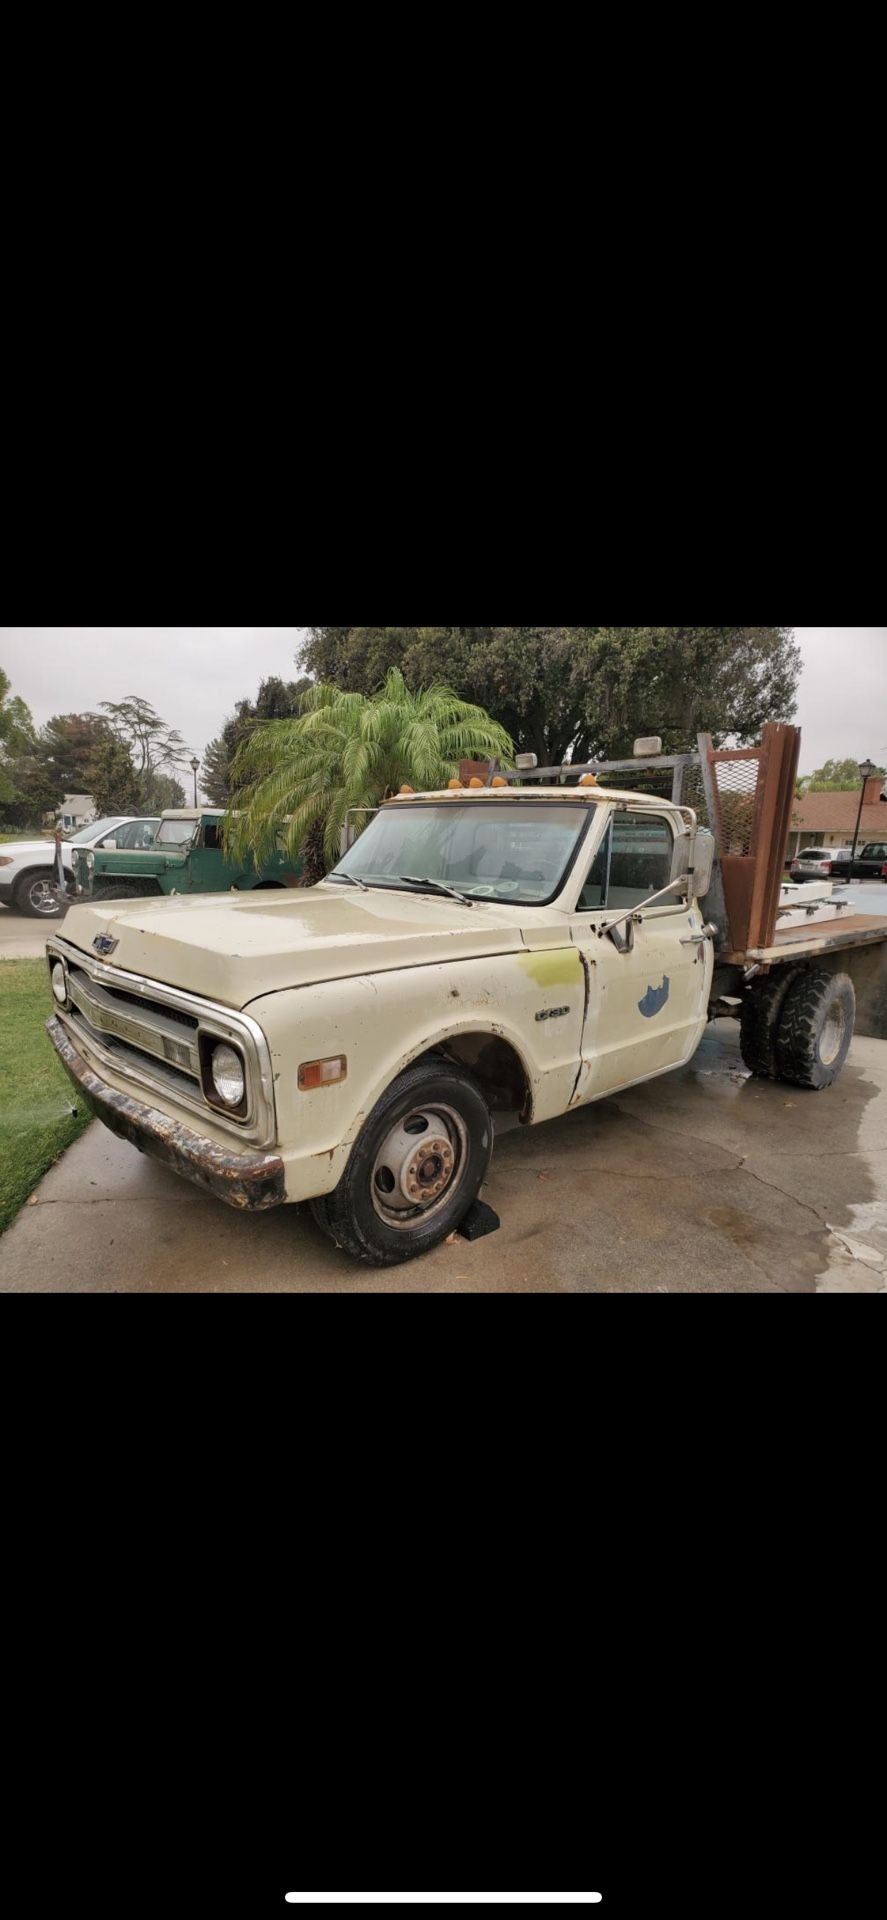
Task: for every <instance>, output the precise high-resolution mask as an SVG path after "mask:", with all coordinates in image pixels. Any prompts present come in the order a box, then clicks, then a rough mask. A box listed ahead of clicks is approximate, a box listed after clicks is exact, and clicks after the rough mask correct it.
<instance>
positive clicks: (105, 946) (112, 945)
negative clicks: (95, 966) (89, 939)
mask: <svg viewBox="0 0 887 1920" xmlns="http://www.w3.org/2000/svg"><path fill="white" fill-rule="evenodd" d="M92 945H93V952H94V953H98V954H101V957H102V959H103V960H107V958H108V956H109V954H112V953H116V952H117V948H118V947H119V945H120V941H119V940H112V938H111V935H110V934H109V933H97V934H96V937H95V939H94V941H93V943H92Z"/></svg>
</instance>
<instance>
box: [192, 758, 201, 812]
mask: <svg viewBox="0 0 887 1920" xmlns="http://www.w3.org/2000/svg"><path fill="white" fill-rule="evenodd" d="M191 772H192V773H193V775H194V805H195V807H196V805H197V775H198V773H199V772H200V761H199V760H192V762H191Z"/></svg>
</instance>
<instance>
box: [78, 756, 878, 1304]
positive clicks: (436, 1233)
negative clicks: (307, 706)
mask: <svg viewBox="0 0 887 1920" xmlns="http://www.w3.org/2000/svg"><path fill="white" fill-rule="evenodd" d="M713 855H714V842H713V840H712V837H711V835H709V834H708V833H704V832H702V831H698V830H697V828H696V818H695V815H694V814H693V813H692V812H691V811H690V810H689V809H687V808H684V807H680V806H677V805H674V804H669V803H668V802H666V801H663V800H659V799H652V798H649V797H645V796H643V795H639V794H634V793H631V792H614V791H612V790H608V791H604V790H603V789H602V788H600V787H598V786H597V785H585V786H579V787H577V786H575V785H574V786H571V787H563V786H554V787H550V788H544V789H536V790H534V789H533V788H521V789H520V790H518V789H516V788H514V787H512V786H509V785H500V786H491V787H485V788H482V789H479V790H478V789H474V790H465V789H462V788H458V789H457V790H449V791H447V792H443V793H428V794H416V795H413V794H404V795H403V796H401V797H399V798H397V799H395V800H392V801H391V802H389V803H388V804H387V805H385V806H384V807H383V808H382V809H381V810H380V812H379V813H378V814H377V816H376V817H375V818H374V819H373V820H372V821H371V823H370V824H369V826H368V827H367V829H366V831H365V832H364V833H363V834H362V836H361V837H360V838H359V839H358V840H357V841H356V842H355V844H354V845H353V846H352V847H351V849H350V850H349V852H348V853H347V854H346V855H345V857H344V858H343V859H342V860H341V862H340V864H339V866H338V867H337V868H336V869H335V871H334V872H333V873H331V874H330V876H329V877H328V879H327V880H325V881H324V882H323V883H322V884H321V885H320V886H317V887H314V888H311V889H310V890H304V891H298V892H287V893H284V894H280V895H276V894H265V893H262V894H256V893H251V894H246V895H237V896H235V895H223V896H216V897H206V898H202V899H190V900H185V899H171V900H157V901H152V900H140V901H136V902H131V903H127V904H120V903H112V902H105V903H103V904H95V905H92V906H86V905H82V906H74V907H73V908H72V909H71V911H70V913H69V915H68V918H67V921H66V923H65V928H64V936H63V937H56V938H53V939H51V940H50V941H49V943H48V955H49V964H50V971H51V985H52V991H53V995H54V997H55V1001H56V1012H55V1016H54V1018H53V1019H52V1020H51V1021H50V1022H49V1033H50V1035H51V1038H52V1041H53V1043H54V1045H55V1047H56V1049H57V1052H58V1053H59V1055H60V1057H61V1059H62V1061H63V1062H64V1064H65V1066H66V1067H67V1069H68V1072H69V1073H70V1075H71V1077H72V1079H73V1080H74V1082H75V1083H76V1085H77V1087H78V1089H79V1091H80V1093H81V1094H82V1096H83V1097H84V1099H85V1100H86V1101H87V1102H88V1103H89V1104H90V1105H91V1106H92V1108H93V1109H94V1111H95V1112H96V1114H97V1115H98V1116H99V1118H101V1119H102V1120H103V1121H104V1122H105V1123H106V1124H107V1125H108V1126H109V1127H111V1128H112V1129H113V1131H115V1132H116V1133H119V1134H122V1135H123V1136H124V1137H125V1138H127V1139H128V1140H130V1141H132V1143H133V1144H134V1145H135V1146H137V1147H139V1148H140V1149H141V1150H142V1151H143V1152H146V1153H149V1154H152V1155H155V1156H157V1157H159V1158H160V1159H162V1160H163V1161H165V1162H166V1163H167V1164H168V1165H169V1166H171V1167H173V1168H174V1169H175V1170H176V1171H177V1172H179V1173H181V1174H183V1175H184V1176H185V1177H186V1178H188V1179H190V1180H193V1181H195V1182H196V1183H197V1184H198V1185H200V1186H203V1187H205V1188H208V1189H209V1190H210V1191H212V1192H213V1193H214V1194H216V1195H218V1196H219V1197H220V1198H222V1199H224V1200H226V1201H227V1202H228V1203H229V1204H231V1205H233V1206H235V1207H239V1208H247V1209H264V1208H268V1207H273V1206H277V1205H280V1204H282V1203H285V1202H289V1203H292V1202H299V1201H310V1203H311V1206H312V1210H313V1212H314V1215H315V1217H316V1219H317V1220H318V1221H319V1222H320V1224H321V1225H322V1227H323V1228H324V1229H325V1230H326V1231H327V1232H328V1233H329V1234H330V1235H331V1236H332V1237H333V1238H334V1239H335V1241H336V1242H337V1243H338V1244H339V1245H341V1246H343V1247H345V1248H347V1249H348V1251H349V1252H350V1253H351V1254H353V1255H354V1256H356V1257H357V1258H359V1259H362V1260H366V1261H369V1262H371V1263H373V1264H375V1265H380V1266H382V1265H390V1264H394V1263H395V1262H398V1261H401V1260H405V1259H408V1258H411V1257H413V1256H414V1255H416V1254H418V1253H421V1252H424V1251H426V1250H428V1249H430V1248H432V1247H434V1246H436V1245H437V1244H438V1243H439V1242H440V1241H442V1240H443V1239H445V1238H446V1236H447V1235H448V1234H450V1233H451V1232H452V1231H453V1230H454V1228H456V1227H458V1225H459V1224H460V1222H461V1221H462V1220H463V1219H464V1217H465V1215H466V1213H467V1211H468V1209H469V1208H470V1206H471V1204H472V1202H473V1201H474V1200H475V1198H476V1197H477V1195H478V1193H479V1191H480V1188H481V1186H482V1185H483V1182H484V1180H485V1178H486V1175H487V1171H488V1168H489V1164H490V1156H491V1152H492V1148H493V1140H494V1136H495V1134H496V1133H497V1132H499V1131H501V1130H503V1129H505V1128H508V1127H511V1126H519V1125H524V1126H530V1125H532V1126H536V1125H538V1124H539V1123H540V1122H541V1121H543V1120H550V1119H553V1118H554V1117H555V1116H557V1115H559V1114H565V1113H567V1112H568V1111H569V1110H570V1109H572V1108H574V1107H582V1106H586V1105H588V1104H589V1103H591V1102H593V1101H596V1100H601V1099H603V1098H604V1097H605V1096H606V1095H607V1094H611V1093H614V1092H616V1091H618V1090H619V1089H621V1088H624V1087H629V1086H633V1085H635V1084H636V1083H637V1082H639V1081H645V1080H652V1079H653V1078H654V1077H656V1076H657V1075H659V1074H664V1073H669V1072H671V1071H673V1070H674V1069H675V1068H677V1067H681V1066H683V1065H684V1064H685V1063H686V1062H687V1061H688V1060H690V1058H691V1057H692V1055H693V1054H694V1053H695V1051H696V1048H697V1047H698V1045H699V1042H700V1040H701V1038H702V1035H703V1033H704V1032H705V1028H706V1025H707V1022H708V1020H709V1018H710V1016H711V1014H712V1012H713V1011H714V1010H715V1006H714V1004H713V998H712V996H713V974H714V970H715V954H714V944H715V941H714V935H715V932H716V929H715V927H714V926H712V925H707V924H706V917H705V911H704V907H703V905H702V904H700V902H701V901H704V898H705V895H706V893H707V892H708V890H709V886H710V882H711V874H712V862H713ZM885 931H887V928H885ZM793 951H794V957H795V965H794V971H793V973H792V979H791V981H789V979H788V977H786V981H785V984H786V987H788V986H789V985H790V984H796V983H797V976H798V971H799V966H798V951H797V948H795V949H794V950H793ZM803 959H804V956H803V954H801V955H800V961H801V963H803ZM749 971H750V970H749V969H747V968H746V969H742V968H738V967H735V966H734V967H733V968H732V970H728V972H725V970H724V969H723V968H721V969H719V979H720V984H719V988H718V992H719V994H720V993H721V992H722V991H723V989H724V988H725V987H731V988H732V990H733V991H734V993H735V994H737V995H738V1000H737V1003H736V1008H735V1009H734V1010H737V1011H738V1008H739V1002H740V1001H741V1000H742V999H743V998H744V999H745V1001H746V1003H747V1004H746V1009H745V1012H744V1014H743V1045H744V1048H745V1050H746V1056H747V1058H749V1057H750V1059H751V1064H752V1065H753V1066H754V1070H755V1071H760V1072H770V1073H773V1072H775V1071H776V1070H777V1069H776V1065H775V1054H774V1047H775V1043H776V1038H777V1036H778V1032H779V1031H781V1030H782V1029H780V1027H779V1021H780V1017H781V1011H780V1008H777V1007H776V998H777V996H776V995H775V994H774V992H773V990H772V981H770V982H769V984H768V980H759V981H758V982H757V983H755V982H753V981H751V980H750V979H747V978H746V974H747V973H748V972H749ZM776 971H777V972H778V971H779V969H777V970H776ZM782 972H783V973H785V969H782ZM806 977H807V979H808V984H809V981H810V980H811V979H812V980H813V981H814V985H815V986H816V992H815V993H814V1001H815V1005H813V1006H812V1008H811V1007H809V1006H807V1003H806V1002H805V1005H804V1007H803V1008H802V1009H801V1011H802V1012H803V1013H805V1015H810V1018H811V1019H812V1027H810V1019H805V1021H804V1022H802V1023H801V1025H803V1028H804V1031H803V1033H802V1032H801V1025H798V1023H797V1022H796V1025H797V1031H796V1032H795V1034H794V1039H793V1041H792V1045H793V1047H794V1053H790V1052H787V1051H786V1048H785V1047H783V1050H782V1054H781V1056H780V1066H781V1070H784V1071H785V1072H786V1073H787V1074H788V1076H789V1077H793V1078H795V1079H796V1080H799V1081H800V1082H802V1083H804V1084H808V1085H825V1084H827V1083H828V1082H829V1081H830V1080H831V1079H834V1077H835V1076H836V1074H837V1072H838V1071H839V1070H840V1067H841V1065H842V1064H843V1061H844V1059H845V1057H846V1053H847V1049H848V1047H849V1044H850V1037H851V1034H852V1030H853V1009H852V1004H851V1002H852V994H853V988H852V985H851V984H850V982H849V980H848V979H847V976H846V975H845V974H843V973H840V974H831V975H828V976H823V975H822V974H821V973H816V972H815V971H814V973H813V974H812V975H810V974H808V975H807V976H806ZM824 980H825V985H823V981H824ZM829 982H831V983H832V985H829V984H828V983H829ZM816 983H818V985H817V984H816ZM848 988H849V995H848V991H847V989H848ZM817 993H818V998H817ZM784 997H785V996H784V995H783V998H784ZM808 998H809V995H808ZM718 1005H719V1009H720V1010H724V1007H723V1005H722V1004H721V1003H720V1001H719V1003H718ZM783 1027H784V1022H783ZM808 1027H810V1031H809V1032H808V1031H807V1029H808Z"/></svg>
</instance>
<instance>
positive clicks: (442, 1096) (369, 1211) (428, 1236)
mask: <svg viewBox="0 0 887 1920" xmlns="http://www.w3.org/2000/svg"><path fill="white" fill-rule="evenodd" d="M492 1151H493V1122H492V1118H491V1115H490V1110H489V1108H488V1106H487V1103H486V1101H485V1099H484V1097H483V1094H482V1092H481V1090H480V1087H479V1086H478V1084H477V1081H476V1080H474V1079H473V1078H472V1075H471V1074H470V1073H466V1072H465V1070H464V1068H462V1067H458V1066H455V1065H453V1063H452V1062H451V1061H449V1060H444V1059H443V1058H440V1059H431V1060H424V1061H418V1062H417V1063H416V1065H415V1066H413V1067H408V1068H407V1070H406V1072H405V1073H402V1074H400V1075H399V1077H398V1078H397V1080H395V1081H394V1082H393V1083H392V1085H391V1086H390V1087H389V1088H388V1090H387V1092H386V1093H384V1094H383V1095H382V1098H381V1100H380V1101H379V1102H378V1104H377V1106H376V1107H375V1108H374V1109H373V1112H372V1113H371V1114H370V1117H369V1119H368V1121H367V1123H366V1125H365V1127H364V1129H363V1132H362V1133H361V1135H360V1138H359V1139H358V1141H357V1144H356V1146H355V1147H354V1149H353V1151H352V1154H351V1158H350V1160H349V1162H348V1165H347V1167H346V1169H345V1172H344V1174H343V1175H342V1178H341V1180H340V1181H339V1184H338V1186H337V1187H336V1189H335V1192H333V1193H330V1194H327V1195H326V1196H325V1197H324V1198H323V1199H321V1200H312V1202H311V1211H312V1213H313V1215H314V1218H315V1220H316V1221H317V1224H318V1226H320V1227H322V1228H323V1231H324V1233H326V1234H328V1235H329V1238H330V1239H331V1240H334V1241H335V1242H336V1245H337V1246H340V1247H344V1248H345V1250H346V1252H348V1253H350V1254H352V1255H353V1256H354V1258H355V1259H356V1260H362V1261H365V1262H366V1263H367V1264H368V1265H370V1266H374V1267H393V1266H397V1265H399V1264H400V1262H402V1261H404V1260H415V1259H417V1258H418V1256H419V1255H420V1254H422V1253H430V1252H431V1250H432V1248H434V1247H438V1246H440V1245H441V1243H442V1241H444V1240H446V1239H448V1238H449V1236H450V1234H451V1233H454V1232H455V1230H456V1228H457V1227H458V1226H460V1225H461V1222H462V1221H463V1220H464V1218H465V1215H466V1213H467V1212H468V1209H469V1207H470V1206H471V1205H472V1204H473V1202H474V1201H475V1200H476V1199H477V1196H478V1194H479V1192H480V1189H481V1187H482V1185H483V1182H484V1180H485V1179H486V1176H487V1171H488V1168H489V1164H490V1158H491V1155H492Z"/></svg>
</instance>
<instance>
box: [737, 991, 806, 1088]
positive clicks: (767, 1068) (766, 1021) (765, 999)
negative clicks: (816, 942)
mask: <svg viewBox="0 0 887 1920" xmlns="http://www.w3.org/2000/svg"><path fill="white" fill-rule="evenodd" d="M797 978H798V973H797V968H795V967H776V968H775V969H774V971H773V972H772V973H768V974H765V976H764V978H763V980H758V981H757V982H756V983H755V985H754V986H753V987H752V989H751V991H750V993H748V994H747V996H746V998H745V1000H744V1001H743V1003H742V1025H741V1028H740V1039H739V1045H740V1051H741V1053H742V1058H743V1060H744V1061H745V1064H746V1066H747V1067H748V1069H749V1072H750V1073H753V1074H756V1076H757V1078H758V1079H759V1080H777V1079H778V1078H779V1067H778V1065H777V1059H776V1043H777V1036H778V1033H779V1023H780V1020H781V1019H782V1012H783V1008H784V1006H785V1003H786V1000H787V998H788V995H789V992H790V990H791V988H792V987H793V986H794V983H795V981H796V980H797Z"/></svg>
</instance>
